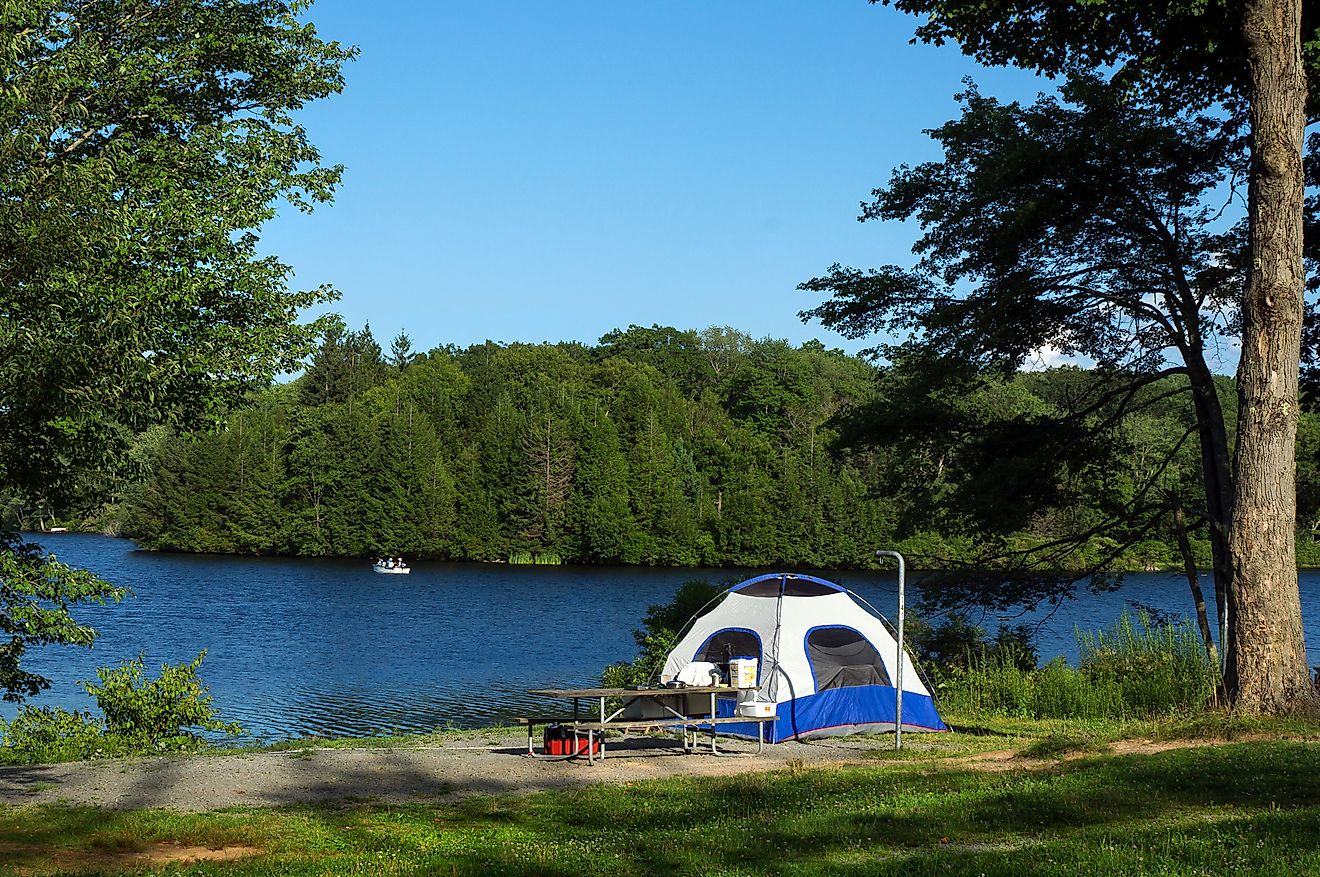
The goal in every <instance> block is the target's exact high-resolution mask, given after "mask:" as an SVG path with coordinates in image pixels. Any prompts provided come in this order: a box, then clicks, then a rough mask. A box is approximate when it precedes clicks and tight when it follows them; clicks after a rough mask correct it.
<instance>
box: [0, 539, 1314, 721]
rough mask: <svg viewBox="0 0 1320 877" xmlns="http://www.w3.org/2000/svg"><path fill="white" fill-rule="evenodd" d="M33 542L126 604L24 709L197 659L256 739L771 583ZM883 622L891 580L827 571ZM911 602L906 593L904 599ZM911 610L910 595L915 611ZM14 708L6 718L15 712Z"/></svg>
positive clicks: (1049, 637)
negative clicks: (105, 680)
mask: <svg viewBox="0 0 1320 877" xmlns="http://www.w3.org/2000/svg"><path fill="white" fill-rule="evenodd" d="M33 538H38V539H39V540H40V541H41V542H42V543H43V544H44V545H45V546H46V547H47V548H48V549H49V550H51V551H53V552H54V553H55V554H57V555H58V556H59V558H60V559H61V560H63V561H65V562H66V563H70V564H72V565H74V566H80V567H85V568H87V569H91V570H93V571H95V572H97V573H98V574H100V575H101V576H102V577H103V578H105V579H107V580H108V581H111V582H113V583H115V584H117V585H123V586H127V587H130V588H132V590H133V596H131V597H129V598H127V599H126V600H124V602H122V603H120V604H118V605H113V606H108V607H98V606H90V607H78V608H77V609H76V611H75V614H76V615H77V616H78V617H79V618H80V619H82V620H85V621H88V622H90V623H92V624H93V625H95V626H96V627H97V628H98V630H99V631H100V637H99V639H98V640H97V642H96V646H95V648H94V649H91V650H87V649H75V648H45V649H34V650H33V651H31V652H30V653H29V655H28V658H27V659H26V660H25V666H26V667H28V668H29V669H31V670H33V671H35V672H39V673H42V674H43V675H45V676H48V677H50V678H51V679H52V680H53V681H54V683H55V684H54V686H53V687H52V689H51V690H50V691H48V692H46V693H44V694H43V695H41V696H40V697H38V698H35V699H33V700H32V701H30V702H31V703H34V704H37V705H49V706H63V707H64V708H66V709H80V710H86V709H92V708H93V707H94V704H93V702H92V700H91V698H89V697H88V696H87V695H86V693H85V692H83V691H82V689H81V688H79V687H78V685H77V681H78V680H81V679H94V678H95V668H96V667H98V666H107V665H114V664H117V663H118V662H119V661H121V660H123V659H126V658H131V657H133V656H135V655H137V654H138V653H141V654H143V655H144V657H145V659H146V662H147V668H148V670H149V671H150V674H151V675H152V676H154V675H155V671H156V670H157V669H159V665H160V664H161V662H165V661H168V662H170V663H178V662H182V661H187V660H190V659H191V658H193V657H195V656H196V654H197V652H198V651H200V650H201V649H206V650H207V656H206V661H205V663H204V664H203V665H202V669H201V676H202V678H203V679H204V680H205V682H206V683H207V684H208V685H209V686H210V689H211V693H212V695H213V696H214V698H215V704H216V706H217V707H218V708H219V710H220V712H221V715H222V717H223V718H224V719H226V720H229V721H238V722H239V723H241V724H242V725H243V726H244V727H245V728H246V729H247V730H248V732H249V734H250V739H257V740H273V739H282V738H289V737H299V736H304V735H322V736H339V735H353V736H365V735H372V734H384V733H390V732H396V731H397V732H417V731H429V730H433V729H436V728H440V727H445V726H453V727H476V726H483V725H490V724H492V723H496V722H499V721H500V720H507V719H509V718H511V717H512V716H515V715H520V714H524V713H525V712H526V711H528V710H532V711H534V712H542V711H544V709H545V703H544V702H541V703H538V700H539V699H538V698H534V697H531V696H529V695H528V694H526V691H527V689H529V688H538V687H560V686H576V685H590V684H595V683H596V682H598V681H599V675H600V670H601V668H602V667H604V666H605V665H606V664H609V663H611V662H614V661H618V660H626V659H629V658H631V657H632V656H633V654H634V651H635V647H634V643H633V640H632V635H631V631H632V629H633V628H634V627H636V626H637V625H638V624H639V623H640V620H641V617H642V614H643V613H644V612H645V611H646V608H647V607H648V606H650V605H653V604H656V603H667V602H668V601H669V600H670V599H671V598H672V597H673V594H674V591H675V590H676V589H677V587H678V586H679V585H680V584H682V583H683V582H685V581H687V580H689V579H692V578H706V579H708V580H710V581H712V582H728V583H733V582H737V581H741V580H742V579H745V578H749V577H750V576H752V575H756V574H758V573H761V572H766V571H767V570H746V571H742V570H728V569H719V570H700V569H697V570H693V569H676V570H675V569H648V568H633V567H626V568H625V567H575V566H566V567H531V566H509V565H504V564H452V563H448V564H440V563H436V564H417V565H416V566H415V567H414V568H413V572H412V574H411V575H407V576H384V575H379V574H377V573H374V572H373V571H372V570H371V568H370V566H369V564H367V563H365V562H362V561H340V560H310V559H287V558H234V557H214V556H196V555H180V554H154V553H150V552H143V551H137V550H135V548H134V545H133V543H131V542H129V541H126V540H122V539H110V538H106V537H101V536H87V535H79V534H58V535H54V534H43V535H41V536H40V537H33ZM819 574H820V575H821V576H822V577H824V578H827V579H830V580H832V581H836V582H839V583H840V584H844V585H847V586H848V587H849V588H851V589H853V590H854V591H856V592H857V593H858V594H860V595H862V596H863V597H865V598H866V599H867V600H868V601H870V602H871V603H872V604H873V605H875V607H876V608H877V609H879V610H880V611H881V612H884V613H885V614H886V615H889V616H890V617H891V618H892V617H893V615H894V614H895V611H896V610H895V595H896V593H897V587H896V577H895V574H894V573H892V572H890V573H888V574H884V573H856V572H839V573H831V572H828V571H823V572H821V573H819ZM1301 584H1302V604H1303V614H1304V617H1305V621H1306V638H1307V645H1308V653H1309V656H1310V658H1311V663H1313V664H1320V574H1318V573H1314V572H1305V573H1303V574H1302V577H1301ZM909 590H910V591H914V592H917V593H919V588H918V586H915V585H913V586H912V587H910V589H909ZM912 599H915V594H914V595H913V596H911V597H910V600H912ZM1129 600H1134V601H1138V602H1140V603H1142V604H1145V605H1149V606H1154V607H1157V608H1160V609H1164V610H1170V611H1175V612H1178V613H1185V612H1189V611H1190V605H1191V601H1190V598H1189V596H1188V591H1187V585H1186V582H1185V581H1183V580H1182V579H1180V578H1178V577H1176V576H1171V575H1169V574H1165V573H1146V574H1141V575H1135V576H1131V577H1130V578H1129V581H1128V583H1127V584H1126V585H1125V586H1124V588H1123V589H1122V590H1121V591H1119V592H1117V593H1116V594H1107V595H1100V596H1096V595H1089V594H1088V595H1084V596H1082V597H1080V598H1078V599H1077V600H1074V601H1071V602H1068V603H1065V604H1063V606H1062V607H1061V608H1060V609H1058V610H1057V611H1056V612H1055V613H1054V614H1053V615H1052V616H1050V617H1049V619H1048V620H1047V621H1046V622H1045V624H1044V626H1043V627H1042V629H1041V634H1040V637H1039V644H1040V652H1041V655H1042V657H1044V658H1048V657H1051V656H1053V655H1058V654H1064V655H1068V656H1073V655H1074V654H1075V650H1076V647H1075V643H1074V640H1073V630H1074V625H1080V626H1082V627H1084V628H1087V629H1091V628H1094V627H1096V626H1101V625H1104V624H1107V623H1109V622H1110V621H1112V620H1113V619H1114V618H1116V617H1117V616H1118V614H1119V612H1120V611H1121V610H1122V608H1123V606H1124V604H1125V601H1129ZM15 711H16V707H15V706H14V705H12V704H3V705H0V715H2V716H4V717H6V718H9V717H12V716H13V714H14V712H15Z"/></svg>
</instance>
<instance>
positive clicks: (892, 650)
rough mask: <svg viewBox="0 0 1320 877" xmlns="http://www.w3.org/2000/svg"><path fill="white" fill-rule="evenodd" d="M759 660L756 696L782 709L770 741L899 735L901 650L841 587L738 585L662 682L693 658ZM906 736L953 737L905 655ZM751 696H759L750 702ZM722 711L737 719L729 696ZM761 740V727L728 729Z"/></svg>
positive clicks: (777, 580) (694, 631) (797, 580)
mask: <svg viewBox="0 0 1320 877" xmlns="http://www.w3.org/2000/svg"><path fill="white" fill-rule="evenodd" d="M734 657H751V658H756V659H757V660H758V663H757V687H756V689H755V693H754V697H755V700H757V701H760V702H762V703H770V704H773V705H774V707H773V708H774V715H775V717H776V721H775V722H774V723H773V724H767V725H766V731H767V735H766V739H767V740H768V741H771V742H775V743H778V742H781V741H783V740H789V739H799V738H809V737H823V736H831V735H839V734H858V733H876V732H881V731H892V730H893V729H894V714H895V693H896V692H895V690H894V683H893V681H892V680H894V679H895V678H896V676H897V673H896V672H895V671H896V670H897V668H898V644H897V643H896V642H895V640H894V637H893V636H892V635H891V634H890V632H889V628H888V626H887V625H886V624H885V622H884V621H883V620H882V619H880V618H878V617H876V616H875V615H873V614H871V613H870V612H868V611H867V610H866V609H865V608H864V607H863V606H862V604H861V603H859V602H858V601H857V599H855V598H854V597H853V595H852V594H851V593H850V592H849V591H848V590H847V589H845V588H843V587H841V586H840V585H836V584H834V583H833V582H827V581H825V580H824V579H819V578H816V577H814V576H808V575H800V574H792V573H771V574H768V575H763V576H757V577H756V578H753V579H748V580H747V581H745V582H742V583H741V584H738V585H735V586H734V587H732V588H730V589H729V591H728V593H727V594H726V595H725V596H724V599H723V600H722V601H721V602H720V603H719V604H718V605H717V606H716V607H715V608H714V609H712V610H710V611H709V612H708V613H706V614H705V615H702V616H700V617H698V618H697V619H696V620H695V621H694V622H693V623H692V627H691V629H690V630H689V631H688V632H687V634H686V635H684V636H683V638H682V639H681V640H680V641H679V643H678V645H677V646H675V647H674V650H673V651H672V652H670V653H669V657H668V660H666V662H665V667H664V670H663V671H662V674H661V677H660V681H661V682H668V681H669V680H671V679H674V678H675V677H677V676H678V674H679V673H680V671H682V669H683V668H684V667H685V666H687V665H688V664H689V663H692V662H693V661H709V662H711V663H713V664H718V665H726V664H727V663H728V661H729V659H730V658H734ZM903 661H904V662H905V663H904V665H903V730H904V732H907V731H947V730H948V727H947V726H946V725H945V724H944V722H943V721H941V719H940V716H939V713H937V712H936V710H935V702H934V700H933V699H932V698H931V694H930V692H929V691H928V690H927V689H926V686H925V684H924V683H923V682H922V680H921V677H920V675H918V673H917V671H916V667H915V666H914V665H913V663H912V659H911V657H910V656H908V655H904V656H903ZM750 696H751V693H750V692H749V693H748V694H747V695H744V699H746V698H748V697H750ZM719 708H720V715H722V716H733V715H736V714H737V704H736V703H735V702H734V701H733V700H732V699H729V700H721V701H720V704H719ZM721 730H722V731H727V732H731V733H735V734H736V733H745V734H747V735H748V736H752V737H755V736H756V726H755V725H754V724H751V723H749V724H748V725H747V727H746V728H743V727H742V726H740V725H738V724H730V725H723V726H721Z"/></svg>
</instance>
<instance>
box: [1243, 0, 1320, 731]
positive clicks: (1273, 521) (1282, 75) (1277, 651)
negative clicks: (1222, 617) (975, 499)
mask: <svg viewBox="0 0 1320 877" xmlns="http://www.w3.org/2000/svg"><path fill="white" fill-rule="evenodd" d="M1301 2H1302V0H1248V2H1247V3H1246V4H1245V16H1244V21H1243V33H1244V36H1245V38H1246V43H1247V56H1248V61H1249V67H1250V75H1251V87H1252V94H1251V161H1252V166H1251V181H1250V189H1249V203H1248V210H1249V215H1250V224H1251V228H1250V241H1251V252H1252V272H1251V279H1250V282H1249V284H1248V287H1247V291H1246V296H1245V299H1244V301H1243V306H1242V359H1241V362H1240V363H1239V366H1238V400H1239V414H1238V417H1239V420H1238V424H1239V425H1238V441H1237V448H1236V452H1235V454H1234V458H1233V472H1234V481H1235V486H1236V490H1235V493H1234V505H1233V515H1232V520H1231V523H1230V528H1229V550H1230V552H1231V554H1232V559H1233V584H1232V588H1233V592H1232V594H1231V597H1230V610H1231V611H1230V616H1229V624H1230V626H1231V627H1232V629H1233V633H1234V635H1233V636H1232V638H1231V650H1230V652H1229V660H1228V666H1227V673H1226V677H1225V686H1226V689H1227V693H1228V696H1229V698H1230V699H1231V702H1232V703H1233V705H1234V707H1235V708H1236V709H1240V710H1242V711H1245V712H1251V713H1281V712H1289V711H1292V710H1296V709H1298V708H1301V707H1304V706H1307V705H1309V703H1310V702H1312V701H1313V700H1314V697H1315V688H1314V686H1313V684H1312V681H1311V677H1310V674H1309V672H1308V668H1307V666H1306V650H1305V647H1304V644H1303V638H1302V611H1301V600H1300V597H1299V593H1298V584H1297V563H1296V557H1295V544H1294V534H1295V530H1294V528H1295V522H1296V515H1297V497H1296V489H1295V481H1296V471H1295V463H1294V446H1295V444H1296V439H1297V373H1298V362H1299V354H1300V348H1301V326H1302V294H1303V288H1302V284H1303V273H1302V206H1303V204H1302V199H1303V179H1302V138H1303V133H1304V129H1305V121H1306V116H1305V107H1306V78H1305V72H1304V70H1303V67H1302V56H1301V12H1302V10H1301Z"/></svg>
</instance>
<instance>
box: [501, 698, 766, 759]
mask: <svg viewBox="0 0 1320 877" xmlns="http://www.w3.org/2000/svg"><path fill="white" fill-rule="evenodd" d="M739 690H740V689H737V688H734V687H733V686H731V685H692V686H687V687H685V688H667V687H663V686H660V687H646V688H538V689H533V690H531V691H528V692H527V693H528V694H533V695H537V696H538V697H548V698H557V699H560V700H572V701H573V715H572V716H571V717H570V716H556V717H550V716H528V717H524V718H520V719H518V722H519V723H520V724H525V725H526V726H527V754H528V755H530V756H532V757H533V758H573V757H576V756H577V755H579V754H580V753H579V752H578V749H579V747H578V746H577V745H576V743H577V739H578V735H579V734H581V733H585V734H586V736H587V746H586V755H587V762H588V763H594V762H595V756H596V747H597V745H599V748H600V752H599V755H600V758H601V759H604V758H605V732H606V731H621V732H627V731H634V730H645V729H651V728H677V729H679V730H681V731H682V732H683V749H684V751H685V752H696V751H697V734H698V733H699V732H700V731H702V730H705V729H709V730H710V752H711V754H712V755H724V754H726V753H722V752H720V751H719V747H718V746H717V745H716V737H717V735H718V731H719V726H720V725H728V724H747V723H748V722H755V723H756V736H757V741H756V751H757V752H762V751H764V749H765V723H766V722H773V721H774V720H775V719H774V717H773V716H771V717H765V718H762V717H757V718H752V717H748V716H719V715H718V714H717V713H718V711H717V709H716V705H717V701H718V699H719V697H720V696H721V695H724V696H726V697H729V696H734V697H736V696H737V695H738V692H739ZM701 695H708V696H709V700H708V701H707V698H706V697H701ZM613 698H619V699H620V700H622V705H621V706H619V707H618V708H617V709H614V710H612V711H611V710H610V709H609V701H610V700H611V699H613ZM584 703H585V704H587V709H586V710H584ZM644 704H650V705H651V706H650V708H649V709H648V708H646V706H644ZM696 704H700V705H701V707H700V708H694V707H695V706H696ZM638 707H640V708H641V709H638ZM639 712H640V713H643V715H641V716H639V715H637V714H638V713H639ZM647 713H649V715H646V714H647ZM548 724H560V725H566V726H568V727H569V728H571V729H572V731H573V738H574V746H573V747H572V752H571V753H569V754H567V755H560V756H546V755H543V754H539V753H537V752H536V751H535V748H534V746H533V740H534V736H533V729H534V728H535V727H536V726H537V725H548ZM689 733H690V734H691V743H689V738H688V735H689Z"/></svg>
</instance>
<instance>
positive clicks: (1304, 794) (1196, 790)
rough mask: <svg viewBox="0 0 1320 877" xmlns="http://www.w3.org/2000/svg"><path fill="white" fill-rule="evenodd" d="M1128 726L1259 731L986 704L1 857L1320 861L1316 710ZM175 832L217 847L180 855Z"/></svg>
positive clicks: (85, 860) (1053, 870)
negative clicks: (546, 788) (774, 755)
mask: <svg viewBox="0 0 1320 877" xmlns="http://www.w3.org/2000/svg"><path fill="white" fill-rule="evenodd" d="M1127 731H1128V732H1133V731H1135V733H1136V734H1139V735H1140V736H1142V737H1144V738H1146V739H1150V738H1153V737H1159V736H1171V737H1198V736H1199V737H1217V738H1224V737H1227V738H1230V739H1231V738H1233V737H1235V736H1236V737H1242V736H1251V737H1253V738H1265V739H1249V740H1242V741H1240V742H1229V743H1223V744H1221V745H1214V746H1202V747H1195V748H1181V749H1171V750H1169V751H1164V752H1158V753H1155V754H1146V755H1123V754H1115V753H1114V752H1112V751H1109V743H1110V741H1112V740H1114V739H1116V738H1117V737H1119V736H1123V734H1122V729H1120V728H1117V727H1116V726H1103V725H1101V726H1085V725H1076V724H1073V725H1066V724H1061V723H1027V722H1019V723H994V724H992V725H991V726H988V727H972V728H970V729H969V732H968V733H963V734H951V735H942V736H941V738H939V742H938V743H937V745H936V746H935V748H934V749H926V750H925V751H920V749H922V748H925V747H918V746H916V745H914V746H913V747H912V750H910V751H908V752H905V753H903V754H897V755H890V754H883V753H878V757H877V759H876V760H875V763H874V764H872V765H867V766H863V767H848V768H838V767H825V768H807V767H805V766H801V765H790V766H789V767H788V768H786V769H784V770H780V771H777V772H774V773H767V774H748V775H743V776H736V777H730V778H720V779H706V778H689V779H671V780H665V781H656V782H646V783H636V784H631V785H627V786H598V787H594V788H590V789H585V790H581V791H574V792H557V793H543V794H537V795H532V796H526V797H500V798H480V799H471V800H468V801H466V802H465V803H463V804H461V805H456V806H440V805H414V806H402V807H401V806H382V805H374V804H371V803H363V804H354V805H346V806H338V807H291V808H284V809H278V810H258V809H247V810H229V811H221V812H216V813H210V814H202V815H188V814H177V813H169V812H163V811H130V812H116V811H106V810H98V809H92V808H70V807H34V806H29V807H19V808H7V809H0V873H14V874H54V873H76V874H89V873H92V874H95V873H105V874H120V873H134V874H157V873H160V874H234V875H248V874H251V875H257V874H262V875H269V874H280V875H284V874H289V875H303V874H306V875H327V874H363V875H431V874H440V875H444V874H542V875H584V874H591V873H600V872H607V873H610V874H618V875H641V874H665V875H683V874H690V875H759V874H794V875H796V874H802V875H808V874H810V875H845V877H846V875H858V877H862V875H866V877H871V875H886V874H894V875H900V874H901V875H905V877H911V875H920V874H953V875H969V877H976V875H987V877H989V875H1021V874H1028V873H1030V874H1047V875H1094V874H1118V875H1122V874H1206V875H1211V874H1213V875H1226V874H1267V875H1272V874H1278V875H1288V877H1295V875H1303V874H1320V745H1317V744H1316V743H1312V742H1306V740H1308V739H1309V740H1314V739H1320V724H1317V723H1316V722H1301V721H1299V722H1278V723H1250V724H1243V723H1234V722H1231V721H1228V720H1224V719H1196V720H1188V721H1187V722H1185V723H1183V724H1181V725H1180V724H1178V723H1172V724H1171V723H1168V722H1165V723H1163V724H1160V725H1154V724H1152V725H1150V726H1146V727H1139V728H1135V729H1134V728H1133V727H1131V726H1128V727H1127ZM1298 737H1300V738H1304V739H1301V740H1299V739H1284V738H1298ZM913 738H916V735H913ZM927 739H928V738H927ZM1006 741H1007V743H1006ZM912 742H913V743H914V744H916V743H918V742H920V741H919V740H917V739H913V741H912ZM927 745H929V744H927ZM992 748H994V749H1003V748H1014V749H1017V750H1019V751H1023V754H1024V756H1025V757H1023V758H1019V759H1014V760H1011V761H1009V762H1008V763H1007V766H1006V767H1005V766H1004V765H1003V764H1002V763H1001V765H1000V766H1001V767H1003V769H999V770H993V771H992V770H984V769H979V768H977V767H976V766H975V764H974V763H972V762H970V761H969V760H968V759H967V757H966V756H967V754H968V753H974V752H976V751H979V750H986V749H992ZM1064 754H1067V755H1070V757H1069V758H1067V759H1065V760H1056V759H1058V757H1059V756H1061V755H1064ZM181 847H195V848H197V849H198V850H199V851H201V852H199V853H198V854H205V851H207V850H222V851H223V850H228V853H229V854H231V855H234V856H236V857H235V858H232V859H229V860H212V861H200V862H192V863H189V862H186V861H181V859H183V858H184V855H183V852H184V851H182V850H181ZM171 851H176V852H175V853H174V854H171ZM152 856H154V857H155V859H154V860H153V859H152V858H150V857H152ZM171 859H173V861H171Z"/></svg>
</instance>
